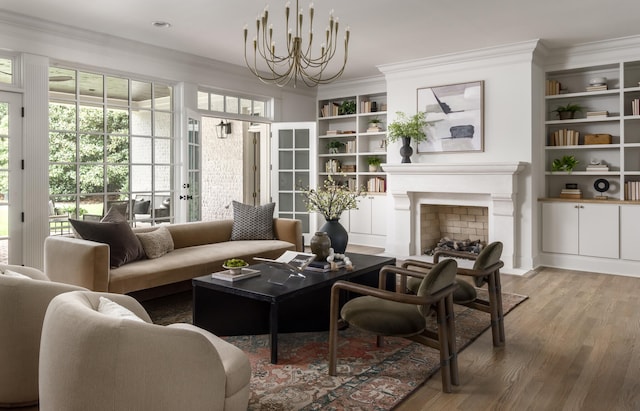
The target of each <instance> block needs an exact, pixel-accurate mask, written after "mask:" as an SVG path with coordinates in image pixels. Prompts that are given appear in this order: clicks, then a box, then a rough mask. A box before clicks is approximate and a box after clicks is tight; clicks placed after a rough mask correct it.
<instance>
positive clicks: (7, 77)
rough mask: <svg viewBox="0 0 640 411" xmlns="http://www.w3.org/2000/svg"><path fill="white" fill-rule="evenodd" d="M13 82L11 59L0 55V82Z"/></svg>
mask: <svg viewBox="0 0 640 411" xmlns="http://www.w3.org/2000/svg"><path fill="white" fill-rule="evenodd" d="M13 82H14V80H13V59H10V58H4V57H0V83H7V84H13Z"/></svg>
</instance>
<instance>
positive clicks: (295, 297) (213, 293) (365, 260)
mask: <svg viewBox="0 0 640 411" xmlns="http://www.w3.org/2000/svg"><path fill="white" fill-rule="evenodd" d="M347 255H348V256H349V258H350V259H351V261H352V262H353V265H354V269H353V270H351V271H348V270H346V269H344V268H342V269H340V270H339V271H335V272H327V273H320V272H304V275H305V276H306V278H296V277H289V271H287V270H285V269H282V268H279V267H275V266H273V265H269V264H256V265H252V266H251V267H250V268H252V269H256V270H260V273H261V274H260V276H258V277H252V278H247V279H244V280H240V281H236V282H228V281H224V280H216V279H212V278H211V275H206V276H203V277H198V278H194V279H193V280H192V284H193V324H194V325H196V326H198V327H201V328H204V329H206V330H208V331H210V332H212V333H214V334H216V335H219V336H225V335H227V336H228V335H253V334H267V333H268V334H270V343H271V362H272V363H273V364H275V363H277V361H278V333H279V332H308V331H323V330H328V329H329V303H330V295H331V286H332V285H333V283H335V282H336V281H338V280H349V281H353V282H357V283H360V284H367V285H370V286H373V287H377V286H378V272H379V271H380V268H382V267H383V266H385V265H395V263H396V260H395V258H391V257H381V256H376V255H365V254H355V253H347ZM285 280H286V281H285ZM277 283H282V284H277ZM387 288H388V289H390V290H394V289H395V278H394V277H393V276H388V283H387ZM343 297H344V298H343V299H344V301H347V300H348V299H349V298H350V296H349V295H346V294H345V295H344V296H343Z"/></svg>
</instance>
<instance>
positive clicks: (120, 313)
mask: <svg viewBox="0 0 640 411" xmlns="http://www.w3.org/2000/svg"><path fill="white" fill-rule="evenodd" d="M98 312H99V313H101V314H104V315H108V316H110V317H116V318H124V319H127V320H133V321H140V322H145V321H144V320H143V319H142V318H140V317H138V316H137V315H135V314H134V313H133V312H132V311H131V310H129V309H128V308H126V307H123V306H121V305H120V304H118V303H115V302H113V301H111V300H110V299H108V298H105V297H100V300H99V302H98Z"/></svg>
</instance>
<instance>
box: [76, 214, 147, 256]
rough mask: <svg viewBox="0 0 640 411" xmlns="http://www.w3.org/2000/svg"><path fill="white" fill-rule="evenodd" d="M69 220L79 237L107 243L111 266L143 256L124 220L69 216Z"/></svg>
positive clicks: (139, 245) (135, 238)
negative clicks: (88, 219) (109, 220)
mask: <svg viewBox="0 0 640 411" xmlns="http://www.w3.org/2000/svg"><path fill="white" fill-rule="evenodd" d="M69 222H70V223H71V226H73V229H74V230H75V231H76V232H77V233H78V234H79V235H80V237H81V238H83V239H85V240H90V241H96V242H98V243H104V244H108V245H109V260H110V262H111V267H112V268H117V267H120V266H121V265H124V264H126V263H130V262H132V261H137V260H140V259H143V258H144V257H145V254H144V249H143V248H142V244H140V240H138V237H136V235H135V234H134V233H133V231H132V230H131V227H130V226H129V223H127V222H126V221H120V222H97V221H81V220H74V219H73V218H70V219H69Z"/></svg>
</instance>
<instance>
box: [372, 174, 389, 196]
mask: <svg viewBox="0 0 640 411" xmlns="http://www.w3.org/2000/svg"><path fill="white" fill-rule="evenodd" d="M367 191H368V192H370V193H384V192H386V191H387V182H386V180H385V179H384V178H383V177H372V178H370V179H369V180H367Z"/></svg>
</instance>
